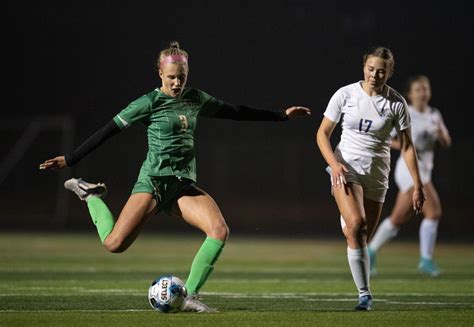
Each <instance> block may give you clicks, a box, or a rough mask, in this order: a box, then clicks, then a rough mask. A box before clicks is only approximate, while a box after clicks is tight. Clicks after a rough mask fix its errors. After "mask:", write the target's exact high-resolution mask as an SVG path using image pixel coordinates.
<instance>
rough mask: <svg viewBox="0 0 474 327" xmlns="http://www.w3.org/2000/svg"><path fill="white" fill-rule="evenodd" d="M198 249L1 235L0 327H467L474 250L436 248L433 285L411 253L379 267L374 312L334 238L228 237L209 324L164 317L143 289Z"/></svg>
mask: <svg viewBox="0 0 474 327" xmlns="http://www.w3.org/2000/svg"><path fill="white" fill-rule="evenodd" d="M201 241H202V239H201V238H198V237H188V236H165V235H160V234H156V235H154V234H146V235H142V236H141V237H140V238H139V239H138V240H137V241H136V242H135V244H134V245H133V246H132V247H131V248H130V249H129V250H128V251H127V252H125V253H122V254H110V253H107V252H106V251H105V250H104V249H103V248H102V247H101V246H100V242H99V240H98V237H97V236H96V235H93V234H92V233H91V234H14V233H3V234H0V326H1V327H5V326H127V327H131V326H259V327H260V326H346V327H347V326H384V327H388V326H470V327H472V326H474V246H473V245H472V244H439V245H438V247H437V250H436V260H437V262H438V263H439V264H440V267H441V268H442V275H441V276H440V277H438V278H430V277H425V276H422V275H420V274H418V273H417V271H416V265H417V261H418V248H417V244H416V243H401V242H394V243H393V244H391V245H389V246H387V247H386V248H384V249H383V250H382V252H381V255H380V256H379V258H378V272H379V276H378V277H376V278H373V279H372V283H371V284H372V291H373V293H374V301H375V302H374V310H373V311H370V312H355V311H353V307H354V306H355V304H356V300H357V295H356V290H355V286H354V284H353V282H352V278H351V276H350V272H349V268H348V265H347V259H346V251H345V247H346V246H345V244H344V242H343V241H342V240H334V241H328V240H318V239H299V240H297V239H293V240H292V239H257V238H240V237H234V236H231V238H230V239H229V242H228V244H227V246H226V248H225V251H224V252H223V255H222V257H221V259H220V260H219V262H218V263H217V266H216V271H215V272H214V274H213V275H212V277H211V279H210V280H209V282H208V283H207V284H206V285H205V287H204V289H203V290H202V295H203V297H204V301H205V302H206V303H208V304H209V305H210V306H213V307H217V308H218V309H219V311H220V312H219V313H217V314H189V313H178V314H160V313H157V312H155V311H153V310H152V309H151V308H150V306H149V304H148V301H147V290H148V286H149V284H150V283H151V281H152V280H153V279H154V278H155V277H157V276H159V275H161V274H168V273H172V274H175V275H177V276H178V277H181V278H182V279H185V278H186V277H187V271H188V268H189V266H190V263H191V261H192V258H193V256H194V253H195V252H196V251H197V249H198V248H199V246H200V243H201Z"/></svg>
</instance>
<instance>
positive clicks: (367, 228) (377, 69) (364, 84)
mask: <svg viewBox="0 0 474 327" xmlns="http://www.w3.org/2000/svg"><path fill="white" fill-rule="evenodd" d="M394 65H395V60H394V58H393V54H392V52H391V51H390V50H389V49H387V48H385V47H376V48H373V49H371V50H370V51H369V52H367V53H366V54H365V55H364V57H363V73H364V80H363V81H358V82H356V83H353V84H349V85H347V86H344V87H342V88H340V89H339V90H337V91H336V93H335V94H334V95H333V96H332V98H331V100H330V101H329V104H328V106H327V108H326V111H325V112H324V118H323V120H322V122H321V125H320V126H319V129H318V131H317V135H316V140H317V144H318V146H319V149H320V151H321V154H322V155H323V157H324V159H325V160H326V162H327V164H328V165H329V167H328V168H327V171H328V172H329V174H330V175H331V185H332V187H331V191H332V194H333V195H334V198H335V200H336V203H337V207H338V209H339V212H340V214H341V226H342V230H343V233H344V235H345V237H346V239H347V245H348V248H347V257H348V261H349V267H350V270H351V273H352V277H353V279H354V282H355V285H356V287H357V289H358V291H359V303H358V304H357V306H356V307H355V309H356V310H370V309H371V308H372V293H371V291H370V278H369V277H370V276H369V255H368V250H367V241H368V239H369V238H370V236H371V235H372V232H373V231H374V229H375V227H376V225H377V222H378V220H379V218H380V214H381V212H382V206H383V203H384V200H385V195H386V193H387V189H388V177H389V172H390V142H391V137H390V132H391V131H392V129H393V128H394V127H395V128H396V130H397V132H398V134H399V136H400V147H401V152H402V155H403V158H404V159H405V161H406V163H407V166H408V169H409V171H410V174H411V177H412V179H413V183H414V189H413V191H412V194H411V197H410V204H411V206H410V207H411V208H412V209H414V210H417V211H418V210H421V208H422V207H423V202H424V193H423V184H422V182H421V178H420V173H419V171H418V165H417V163H416V160H417V159H416V151H415V147H414V146H413V143H412V140H411V136H410V116H409V114H408V111H407V110H408V109H407V105H406V102H405V100H404V99H403V97H402V96H401V95H400V94H398V92H396V91H395V90H394V89H392V88H391V87H390V86H388V85H387V84H386V82H387V80H388V79H389V78H390V76H391V75H392V73H393V70H394ZM339 122H341V124H342V134H341V140H340V142H339V144H338V145H337V146H336V148H335V149H334V151H333V149H332V146H331V143H330V137H331V135H332V133H333V131H334V128H335V127H336V125H337V123H339Z"/></svg>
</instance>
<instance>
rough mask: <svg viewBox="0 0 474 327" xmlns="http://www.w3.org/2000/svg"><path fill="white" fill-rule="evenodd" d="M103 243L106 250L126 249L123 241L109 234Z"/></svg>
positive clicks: (117, 251)
mask: <svg viewBox="0 0 474 327" xmlns="http://www.w3.org/2000/svg"><path fill="white" fill-rule="evenodd" d="M103 245H104V247H105V248H106V249H107V251H109V252H112V253H122V252H124V251H125V250H126V249H127V247H125V246H124V243H123V241H121V240H119V239H117V238H116V237H111V236H110V235H109V236H108V237H107V238H106V239H105V240H104V243H103Z"/></svg>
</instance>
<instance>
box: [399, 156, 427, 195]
mask: <svg viewBox="0 0 474 327" xmlns="http://www.w3.org/2000/svg"><path fill="white" fill-rule="evenodd" d="M418 170H419V171H420V177H421V182H422V183H423V185H425V184H426V183H429V182H431V172H432V171H433V170H432V169H429V168H427V167H426V166H425V165H424V164H423V163H422V162H420V161H418ZM394 175H395V182H396V183H397V186H398V190H399V191H400V192H402V193H406V192H408V191H409V190H410V189H411V188H412V187H413V178H412V177H411V175H410V171H409V170H408V167H407V164H406V163H405V160H403V158H402V156H400V157H399V158H398V160H397V164H396V166H395V174H394Z"/></svg>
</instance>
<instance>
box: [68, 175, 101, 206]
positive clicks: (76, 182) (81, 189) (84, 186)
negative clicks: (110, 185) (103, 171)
mask: <svg viewBox="0 0 474 327" xmlns="http://www.w3.org/2000/svg"><path fill="white" fill-rule="evenodd" d="M64 187H65V188H66V189H68V190H70V191H73V192H74V193H76V195H77V196H78V197H79V199H81V200H82V201H85V200H86V199H87V198H88V197H89V196H98V197H100V198H103V197H105V195H106V194H107V187H106V186H105V184H103V183H98V184H92V183H87V182H85V181H83V180H82V178H71V179H68V180H67V181H65V182H64Z"/></svg>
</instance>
